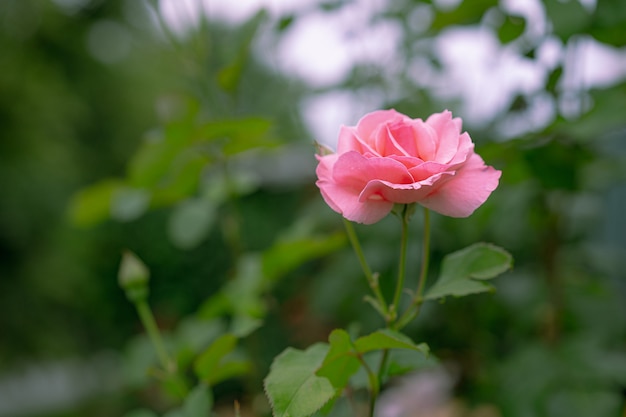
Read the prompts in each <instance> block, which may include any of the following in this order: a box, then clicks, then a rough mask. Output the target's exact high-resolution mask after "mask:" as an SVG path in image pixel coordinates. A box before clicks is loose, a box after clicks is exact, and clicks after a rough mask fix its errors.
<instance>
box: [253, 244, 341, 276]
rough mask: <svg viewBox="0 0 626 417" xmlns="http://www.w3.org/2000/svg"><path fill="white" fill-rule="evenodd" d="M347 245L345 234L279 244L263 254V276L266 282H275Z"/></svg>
mask: <svg viewBox="0 0 626 417" xmlns="http://www.w3.org/2000/svg"><path fill="white" fill-rule="evenodd" d="M345 243H346V238H345V235H344V234H343V233H338V234H333V235H329V236H322V237H307V238H295V239H286V240H283V241H280V242H277V243H276V244H274V245H273V246H272V247H271V248H270V249H268V250H266V251H265V252H264V253H263V260H262V262H263V264H262V265H263V275H264V276H265V279H266V280H268V281H270V282H274V281H276V280H277V279H278V278H280V277H282V276H283V275H284V274H286V273H288V272H290V271H292V270H294V269H295V268H297V267H298V266H300V265H302V264H303V263H305V262H307V261H309V260H312V259H315V258H318V257H320V256H324V255H326V254H328V253H331V252H334V251H335V250H337V249H338V248H340V247H342V246H343V245H345Z"/></svg>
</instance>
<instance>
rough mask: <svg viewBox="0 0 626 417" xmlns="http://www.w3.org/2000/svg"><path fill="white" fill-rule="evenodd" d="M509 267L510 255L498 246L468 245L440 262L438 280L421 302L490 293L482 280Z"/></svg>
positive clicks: (487, 285)
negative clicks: (451, 296)
mask: <svg viewBox="0 0 626 417" xmlns="http://www.w3.org/2000/svg"><path fill="white" fill-rule="evenodd" d="M512 265H513V257H512V256H511V254H510V253H508V252H507V251H505V250H504V249H502V248H500V247H498V246H495V245H491V244H488V243H476V244H474V245H471V246H468V247H467V248H465V249H461V250H459V251H457V252H454V253H451V254H449V255H447V256H446V257H445V258H444V259H443V262H442V266H441V273H440V275H439V279H438V280H437V282H435V284H434V285H433V286H432V287H431V288H430V289H429V290H428V291H427V292H426V294H425V296H424V299H425V300H432V299H437V298H443V297H446V296H449V295H453V296H456V297H461V296H464V295H468V294H475V293H481V292H487V291H493V290H494V287H493V286H492V285H490V284H488V283H486V282H484V280H487V279H492V278H495V277H496V276H498V275H500V274H502V273H503V272H505V271H507V270H508V269H510V268H511V267H512Z"/></svg>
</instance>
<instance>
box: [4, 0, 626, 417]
mask: <svg viewBox="0 0 626 417" xmlns="http://www.w3.org/2000/svg"><path fill="white" fill-rule="evenodd" d="M380 108H395V109H397V110H398V111H400V112H403V113H405V114H407V115H409V116H411V117H413V118H417V117H420V118H424V119H425V118H426V117H428V115H430V114H431V113H433V112H439V111H441V110H443V109H445V108H447V109H450V110H451V111H453V113H454V115H455V116H458V117H461V118H462V119H463V123H464V130H467V131H468V132H469V133H470V135H471V136H472V138H473V140H474V142H475V143H476V145H477V151H478V153H479V154H481V155H482V156H483V158H484V159H485V160H486V162H487V163H488V164H489V165H493V166H495V167H496V168H498V169H501V170H502V171H503V176H502V180H501V184H500V186H499V188H498V189H497V190H496V191H495V192H494V193H493V194H492V196H491V197H490V199H489V200H488V201H487V203H486V204H485V205H484V206H483V207H481V208H480V209H479V210H478V211H477V212H476V213H475V214H474V215H473V216H472V217H470V218H468V219H451V218H444V217H442V216H438V215H434V216H433V219H432V220H433V238H432V239H433V240H432V251H433V262H432V265H435V266H436V265H437V264H438V261H440V260H441V258H442V257H443V256H444V255H445V254H447V253H450V252H452V251H454V250H458V249H460V248H463V247H465V246H467V245H469V244H471V243H473V242H476V241H488V242H493V243H495V244H497V245H500V246H502V247H504V248H506V249H507V250H508V251H510V252H511V253H512V254H513V256H514V258H515V267H514V269H513V270H512V271H511V272H509V273H507V274H505V275H503V276H502V277H500V278H499V279H497V280H496V282H495V285H496V287H497V292H496V293H495V294H484V295H477V296H474V297H469V298H463V299H450V300H447V301H446V302H445V303H441V304H432V305H428V306H427V307H426V308H425V309H424V310H423V312H422V314H421V316H420V317H419V319H418V320H417V321H416V322H415V323H413V324H412V325H411V326H410V327H409V328H407V332H408V333H409V334H410V335H411V336H412V338H413V339H414V340H416V341H418V342H422V341H426V342H427V343H428V344H429V345H430V347H431V349H432V351H433V353H434V354H435V356H436V357H437V358H439V359H440V360H441V361H442V362H444V363H445V364H446V366H447V367H448V368H450V369H453V370H454V372H453V373H454V375H455V377H454V382H453V387H452V388H451V389H450V390H451V393H450V397H451V398H450V402H452V403H454V404H455V407H454V410H455V411H453V412H452V411H451V414H450V415H472V416H507V417H508V416H511V417H526V416H599V417H602V416H607V417H613V416H615V417H617V416H622V415H624V413H625V412H626V411H624V410H625V408H624V407H625V406H624V404H625V398H626V276H625V272H624V271H626V218H625V216H624V213H626V2H624V1H622V0H569V1H567V0H545V1H540V0H502V1H498V0H432V1H417V0H397V1H393V2H391V1H382V0H352V1H350V0H344V1H341V0H338V1H334V0H328V1H318V0H307V1H297V2H296V1H287V0H284V1H279V0H273V1H272V0H256V1H253V0H245V1H244V0H242V1H236V2H235V1H232V2H231V1H222V0H205V1H201V0H168V1H160V2H159V1H157V0H154V1H149V0H106V1H104V0H54V1H52V0H2V1H0V190H2V197H1V198H0V259H1V263H0V416H1V417H9V416H15V417H18V416H40V417H44V416H45V417H52V416H122V415H125V413H128V412H129V411H131V410H133V409H137V408H142V407H143V408H146V409H150V410H154V413H157V414H155V415H161V414H162V413H166V412H167V410H168V409H170V408H171V407H173V405H175V404H176V399H175V398H172V396H171V395H168V394H167V393H163V392H162V390H161V389H159V388H158V387H156V386H155V384H154V382H153V381H152V379H151V378H150V376H149V375H148V374H147V372H146V369H147V367H148V365H150V363H151V361H152V360H153V352H152V350H151V349H152V348H151V346H150V345H149V344H147V341H146V339H145V337H143V336H142V335H143V328H142V326H141V324H140V321H139V320H138V318H137V314H136V312H135V310H134V308H133V305H132V304H131V303H129V302H128V301H127V300H126V298H125V296H124V292H123V291H122V290H121V289H120V288H119V286H118V284H117V269H118V266H119V262H120V256H121V253H122V251H123V250H124V249H130V250H132V251H134V252H135V253H137V254H138V255H139V256H140V257H141V258H142V259H143V260H144V262H145V263H146V264H147V265H148V267H149V268H150V270H151V272H152V274H151V281H150V303H151V306H152V308H153V311H154V314H155V316H156V319H157V322H158V324H159V327H160V328H161V329H162V330H163V332H164V336H165V338H166V340H167V341H168V343H169V346H170V347H171V349H172V350H175V351H176V352H178V354H180V355H182V356H179V360H182V359H180V358H181V357H183V356H184V355H183V353H184V352H186V351H185V350H184V349H183V348H181V346H183V347H185V348H186V349H188V350H189V351H191V352H194V351H195V350H194V349H196V348H199V346H202V345H203V344H206V343H207V341H208V340H210V339H211V338H212V337H214V336H215V334H219V333H220V332H221V331H223V329H224V328H229V329H236V330H232V331H233V332H235V333H237V332H239V333H238V334H241V335H242V338H241V342H240V348H241V351H242V352H241V354H242V355H244V356H245V357H247V358H248V359H249V360H250V363H251V364H252V365H251V366H250V367H249V369H248V370H247V372H246V373H245V374H243V375H240V376H239V377H237V378H233V379H229V380H227V381H225V382H222V383H219V384H217V385H215V386H214V387H213V392H214V395H215V404H216V405H215V410H217V414H218V415H225V416H227V415H232V414H229V413H230V412H231V410H232V404H233V401H234V400H235V399H236V400H237V401H239V403H240V404H241V405H242V410H243V412H244V413H247V414H245V415H256V416H263V415H269V414H268V413H269V411H268V408H267V404H266V402H265V400H264V396H263V391H262V378H263V377H264V376H265V375H266V374H267V371H268V368H269V364H270V363H271V360H272V358H273V357H274V356H275V355H277V354H278V353H279V352H281V351H282V350H283V349H284V348H285V347H286V346H295V347H298V348H305V347H306V346H308V345H310V344H311V343H314V342H317V341H324V340H326V339H327V337H328V333H329V331H330V330H332V329H333V328H336V327H346V326H350V325H351V323H361V326H363V327H364V328H363V329H362V330H363V331H368V330H373V329H376V328H378V327H380V326H382V325H383V324H384V323H382V321H381V320H380V319H379V318H378V316H377V315H376V313H375V311H374V310H373V309H372V308H371V307H370V306H369V305H368V304H367V303H364V302H363V300H362V296H363V295H364V294H366V293H367V290H368V289H367V285H366V283H365V280H364V279H363V278H362V276H361V274H360V273H359V268H358V264H357V262H356V259H355V257H354V255H353V253H352V251H351V248H350V247H349V246H348V245H347V242H346V239H345V237H344V235H343V225H342V223H341V219H340V216H339V215H337V214H336V213H334V212H332V211H331V210H330V209H329V208H328V207H327V206H326V205H325V204H324V203H323V201H322V199H321V197H320V195H319V192H318V190H317V188H316V187H315V185H314V182H315V177H314V170H315V164H316V161H315V158H314V153H315V147H314V142H318V143H321V144H325V145H327V146H330V147H332V146H333V144H334V142H335V141H336V134H337V131H338V129H339V126H340V125H341V124H346V125H353V124H355V123H356V122H357V121H358V119H359V118H360V116H362V115H363V114H364V113H366V112H369V111H372V110H376V109H380ZM411 228H412V233H413V234H412V240H411V243H410V246H409V250H410V251H411V252H410V253H412V254H414V256H413V257H412V258H413V259H414V262H412V263H411V264H410V265H409V269H408V273H409V277H410V278H412V279H413V282H415V281H416V279H417V273H418V270H419V269H418V268H419V257H418V254H419V253H420V238H419V236H421V217H420V216H419V215H418V216H416V218H415V219H414V221H413V222H412V224H411ZM357 232H358V233H359V235H360V237H361V238H362V239H363V246H364V249H365V251H366V253H367V256H368V259H370V260H371V263H372V265H373V269H375V270H377V271H380V272H381V274H382V276H383V277H385V276H390V277H391V276H393V274H394V271H395V266H396V260H397V249H398V248H397V241H398V235H399V225H398V221H397V219H395V218H393V217H392V216H389V217H388V218H386V219H385V220H383V221H382V222H380V223H378V224H377V225H374V226H370V227H358V228H357ZM435 273H436V267H434V268H433V274H435ZM382 281H383V282H382V284H383V287H384V288H383V289H384V290H385V291H392V288H391V287H389V288H386V287H385V285H386V284H385V280H384V279H383V280H382ZM409 281H410V280H409ZM409 284H410V282H409ZM363 323H366V324H363ZM368 326H369V327H368ZM180 352H183V353H180ZM220 407H224V410H226V411H220V410H221V408H220ZM452 413H456V414H452ZM242 414H243V413H242Z"/></svg>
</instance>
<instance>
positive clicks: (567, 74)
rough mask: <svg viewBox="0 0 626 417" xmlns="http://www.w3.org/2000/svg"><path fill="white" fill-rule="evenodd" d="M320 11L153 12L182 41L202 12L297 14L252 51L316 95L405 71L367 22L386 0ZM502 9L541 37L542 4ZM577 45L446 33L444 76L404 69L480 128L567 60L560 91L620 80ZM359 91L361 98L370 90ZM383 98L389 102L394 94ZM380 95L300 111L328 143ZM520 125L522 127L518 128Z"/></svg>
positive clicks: (230, 8)
mask: <svg viewBox="0 0 626 417" xmlns="http://www.w3.org/2000/svg"><path fill="white" fill-rule="evenodd" d="M57 1H61V0H57ZM64 1H69V0H64ZM74 1H77V0H74ZM579 1H580V2H581V3H582V4H584V5H585V7H587V8H588V9H592V8H594V7H595V0H579ZM456 2H458V0H453V1H451V2H449V1H447V0H446V1H444V0H441V1H439V0H438V1H437V2H436V3H435V7H441V8H445V7H454V4H455V3H456ZM319 4H320V1H319V0H301V1H297V2H295V1H293V0H237V1H226V0H223V1H222V0H160V9H159V10H160V12H161V13H162V15H163V16H164V19H165V20H166V22H167V24H168V25H169V26H170V27H172V28H173V29H174V30H175V32H177V33H181V34H183V35H184V33H185V31H186V30H189V28H193V27H194V26H196V25H197V24H198V22H199V18H200V16H201V15H203V14H204V15H205V16H208V18H209V19H213V20H221V21H226V22H228V23H233V24H239V23H243V22H245V21H246V20H248V19H249V18H250V17H252V16H253V15H254V14H255V13H256V12H257V11H258V10H260V9H261V8H265V9H266V10H267V11H268V12H269V14H270V16H271V18H272V19H274V20H276V19H278V18H280V17H284V16H288V15H294V16H295V20H294V21H293V23H292V24H291V26H289V27H288V28H287V29H286V31H285V32H283V33H280V34H277V33H275V32H272V31H271V30H266V31H262V32H261V34H260V35H261V36H260V37H259V38H258V39H257V42H256V49H257V54H258V56H259V57H261V58H262V59H263V60H264V61H265V62H266V64H268V65H270V66H271V67H273V68H274V69H275V70H277V71H279V72H283V73H285V74H288V75H289V76H295V77H297V78H300V79H301V80H303V81H304V82H306V83H308V84H309V85H310V86H311V87H313V88H333V87H334V86H336V85H337V84H339V83H341V82H342V81H343V80H345V78H346V77H347V76H348V75H349V74H350V71H351V70H352V68H353V67H354V65H357V64H360V63H370V64H374V65H377V66H378V67H379V68H380V70H381V73H382V74H381V75H382V76H387V77H392V76H393V74H394V73H396V72H397V70H398V69H399V68H401V66H400V65H398V64H400V63H402V62H403V60H404V59H405V57H403V56H399V55H398V52H397V51H399V50H400V47H399V46H400V42H401V41H402V36H403V32H402V30H401V28H400V27H399V25H397V22H394V21H392V20H385V19H380V18H378V19H377V20H376V21H373V19H372V18H373V16H375V15H377V14H378V13H379V12H380V11H382V10H385V9H386V7H387V3H386V2H385V0H353V1H352V2H348V3H346V4H345V5H343V6H341V7H339V8H338V9H335V10H332V11H323V10H320V9H318V8H317V5H319ZM501 7H502V8H503V10H504V11H505V12H506V13H510V14H515V15H521V16H523V17H524V18H525V19H526V22H527V25H526V30H525V33H524V35H523V36H524V37H526V39H527V40H540V39H542V38H543V37H544V36H545V33H546V32H545V31H546V30H547V26H548V25H547V20H546V16H545V12H544V8H543V6H542V4H541V2H540V1H539V0H501ZM420 16H421V15H420ZM418 17H419V16H418ZM429 20H430V16H429V18H426V17H425V22H428V21H429ZM423 23H424V22H422V24H423ZM578 43H579V44H580V45H582V46H578V47H577V48H576V50H577V51H578V52H576V59H575V60H570V59H568V57H567V54H568V53H569V51H570V47H571V45H569V44H568V45H567V46H563V45H562V43H561V41H560V40H558V39H557V38H554V37H548V38H547V39H546V40H545V41H543V43H542V44H541V45H540V46H539V47H538V48H537V51H536V58H537V59H536V60H532V59H529V58H525V57H524V56H522V55H521V54H520V53H519V52H518V50H517V49H516V48H517V47H518V46H519V45H516V42H512V43H511V44H509V45H504V46H503V45H501V44H500V42H499V40H498V39H497V37H496V35H495V33H494V32H493V31H492V30H491V29H490V28H488V27H485V26H483V27H480V26H476V27H451V28H449V29H447V30H445V31H443V32H442V33H441V34H440V35H439V36H438V37H437V38H435V43H434V48H435V51H437V52H438V54H439V57H440V60H441V62H442V64H443V70H442V71H439V70H438V69H436V68H434V67H433V66H432V65H431V64H430V63H429V62H428V60H427V59H425V58H423V57H420V55H419V54H416V55H415V56H414V57H413V60H414V61H413V62H412V63H411V65H410V67H409V69H408V71H409V74H410V76H411V78H412V79H413V80H414V82H415V83H416V84H417V85H419V86H422V87H425V88H427V89H430V90H431V91H432V92H433V94H434V95H435V96H439V97H441V98H443V99H447V100H449V99H460V100H461V102H462V103H463V104H462V108H461V109H460V110H461V115H462V116H463V117H464V118H466V119H467V120H468V122H470V123H473V124H482V123H487V122H489V121H491V120H492V119H493V117H494V116H495V115H496V114H498V112H499V111H501V110H502V109H503V108H506V106H508V105H509V104H510V102H511V100H512V99H513V97H514V96H515V95H516V94H523V95H529V96H530V95H533V94H535V93H538V92H540V91H542V89H543V86H544V83H545V77H546V76H547V74H548V71H550V70H552V69H554V68H555V67H556V66H557V65H559V64H561V63H562V62H563V61H571V62H573V63H570V64H569V65H566V67H565V70H564V74H563V79H562V83H563V86H564V87H567V86H568V85H572V83H574V84H575V83H578V84H577V85H578V88H581V87H583V86H584V88H588V87H593V86H608V85H611V84H613V83H615V82H618V81H619V80H621V79H624V78H625V77H626V49H625V48H622V49H617V48H612V47H609V46H606V45H602V44H599V43H598V42H595V41H593V40H592V39H590V38H588V39H582V40H580V39H579V40H578ZM568 83H569V84H568ZM580 83H583V84H580ZM363 87H364V88H363V89H362V91H366V88H367V86H363ZM386 93H387V96H389V94H390V93H392V92H386ZM381 97H384V96H383V95H382V94H374V96H373V97H372V98H371V99H370V98H368V97H367V93H363V92H361V93H358V92H346V91H335V92H331V93H327V94H323V95H316V96H311V97H310V98H308V99H307V101H306V102H305V103H303V105H302V113H303V116H304V118H305V121H306V122H307V124H308V125H309V126H310V128H311V130H312V132H313V134H314V136H315V137H316V138H317V140H318V141H319V142H323V143H325V144H327V145H331V146H332V145H333V141H334V140H336V133H337V130H338V126H339V125H341V124H342V123H343V124H350V123H352V124H354V123H356V120H355V115H358V116H359V117H360V116H361V115H363V114H364V112H366V111H371V110H374V109H375V108H371V107H370V106H377V105H382V102H383V99H382V98H381ZM358 112H361V113H360V114H359V113H358ZM553 113H554V112H553V110H552V109H551V107H550V105H548V104H547V101H546V100H544V99H541V98H537V99H536V100H534V101H533V102H531V103H530V108H529V111H528V114H527V115H528V117H532V118H535V119H537V120H538V123H539V124H541V123H544V121H543V119H545V117H540V116H541V115H543V114H548V115H550V117H552V115H553ZM533 115H534V116H533ZM356 119H358V117H356ZM539 119H542V120H541V121H540V120H539ZM524 123H526V124H527V123H528V120H526V121H524ZM524 123H522V122H521V121H520V126H521V125H522V124H524Z"/></svg>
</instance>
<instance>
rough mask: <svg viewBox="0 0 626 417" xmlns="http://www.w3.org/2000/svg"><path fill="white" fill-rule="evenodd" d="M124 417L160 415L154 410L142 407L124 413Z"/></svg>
mask: <svg viewBox="0 0 626 417" xmlns="http://www.w3.org/2000/svg"><path fill="white" fill-rule="evenodd" d="M123 417H158V416H157V415H156V413H155V412H154V411H151V410H148V409H145V408H140V409H137V410H132V411H129V412H128V413H126V414H124V416H123Z"/></svg>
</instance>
